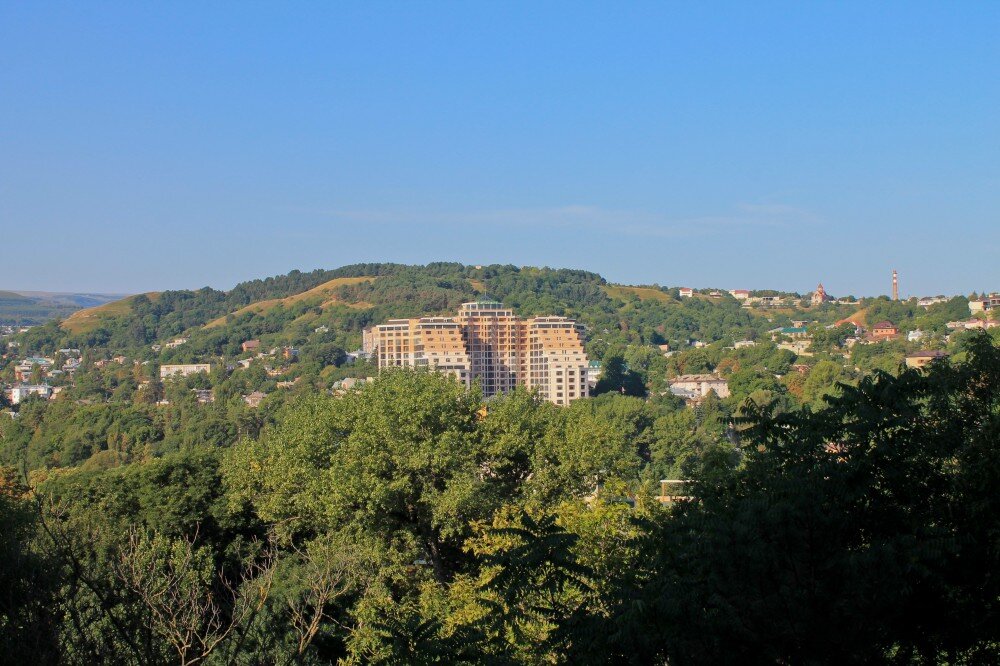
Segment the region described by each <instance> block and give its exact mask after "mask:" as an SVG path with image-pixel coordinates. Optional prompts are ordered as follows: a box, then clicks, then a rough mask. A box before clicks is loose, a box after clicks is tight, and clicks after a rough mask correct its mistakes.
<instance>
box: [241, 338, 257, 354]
mask: <svg viewBox="0 0 1000 666" xmlns="http://www.w3.org/2000/svg"><path fill="white" fill-rule="evenodd" d="M259 348H260V340H247V341H246V342H244V343H243V344H241V345H240V349H242V350H243V353H244V354H245V353H247V352H254V351H257V350H258V349H259Z"/></svg>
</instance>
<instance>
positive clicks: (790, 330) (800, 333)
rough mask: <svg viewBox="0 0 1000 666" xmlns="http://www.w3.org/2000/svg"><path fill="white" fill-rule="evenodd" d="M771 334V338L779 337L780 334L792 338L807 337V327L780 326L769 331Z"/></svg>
mask: <svg viewBox="0 0 1000 666" xmlns="http://www.w3.org/2000/svg"><path fill="white" fill-rule="evenodd" d="M771 336H772V337H773V338H779V337H781V336H786V337H789V338H791V339H792V340H799V339H802V338H807V337H809V329H807V328H806V327H805V326H783V327H781V328H776V329H774V330H773V331H771Z"/></svg>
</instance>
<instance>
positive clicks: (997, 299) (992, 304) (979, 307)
mask: <svg viewBox="0 0 1000 666" xmlns="http://www.w3.org/2000/svg"><path fill="white" fill-rule="evenodd" d="M998 307H1000V294H995V293H994V294H990V295H989V296H984V297H982V298H976V299H973V300H971V301H969V310H970V311H971V312H972V313H973V314H975V313H976V312H989V311H990V310H995V309H996V308H998Z"/></svg>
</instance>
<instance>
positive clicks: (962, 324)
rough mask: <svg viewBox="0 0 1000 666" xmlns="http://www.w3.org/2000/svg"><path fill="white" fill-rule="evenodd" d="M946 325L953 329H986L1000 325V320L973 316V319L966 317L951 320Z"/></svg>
mask: <svg viewBox="0 0 1000 666" xmlns="http://www.w3.org/2000/svg"><path fill="white" fill-rule="evenodd" d="M945 326H947V327H948V328H950V329H951V330H953V331H973V330H976V329H981V330H984V331H985V330H989V329H991V328H995V327H997V326H1000V322H998V321H993V320H987V319H977V318H975V317H973V318H972V319H966V320H964V321H949V322H948V323H947V324H945Z"/></svg>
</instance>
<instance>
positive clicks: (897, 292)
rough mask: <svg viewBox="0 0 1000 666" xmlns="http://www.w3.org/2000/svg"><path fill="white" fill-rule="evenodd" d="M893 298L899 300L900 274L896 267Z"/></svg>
mask: <svg viewBox="0 0 1000 666" xmlns="http://www.w3.org/2000/svg"><path fill="white" fill-rule="evenodd" d="M892 300H894V301H898V300H899V275H898V274H897V273H896V269H895V268H894V269H892Z"/></svg>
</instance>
